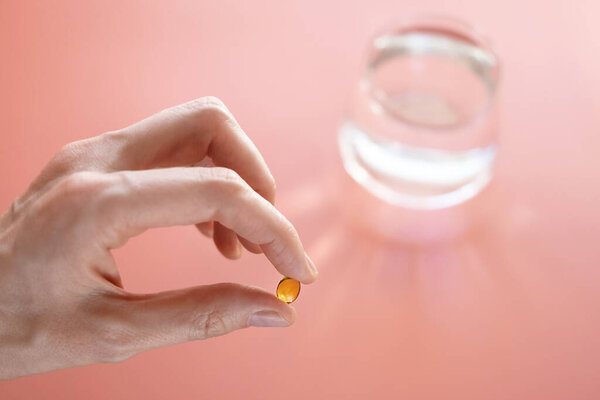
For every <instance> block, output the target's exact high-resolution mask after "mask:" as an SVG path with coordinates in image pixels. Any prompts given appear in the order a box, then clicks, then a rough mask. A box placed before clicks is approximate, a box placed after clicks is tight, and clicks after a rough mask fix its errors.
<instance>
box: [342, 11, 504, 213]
mask: <svg viewBox="0 0 600 400" xmlns="http://www.w3.org/2000/svg"><path fill="white" fill-rule="evenodd" d="M498 78H499V60H498V57H497V55H496V54H495V53H494V51H493V50H492V49H491V47H490V45H489V43H488V42H487V41H486V40H485V38H483V37H482V36H481V35H480V34H479V33H477V32H476V31H475V30H474V29H473V28H471V27H469V26H468V25H466V24H463V23H461V22H458V21H455V20H452V19H448V18H441V17H426V18H418V19H414V20H411V21H408V22H407V23H405V24H401V25H399V26H397V27H395V28H394V29H392V30H389V31H386V32H384V33H382V34H380V35H378V36H376V37H375V38H374V39H373V40H372V41H371V42H370V43H369V48H368V52H367V57H366V63H365V67H364V71H363V73H362V76H361V78H360V80H359V81H358V84H357V87H356V88H355V91H354V94H353V97H352V99H351V104H350V109H349V112H348V114H347V116H346V118H345V120H344V121H343V123H342V125H341V128H340V134H339V144H340V151H341V154H342V159H343V161H344V167H345V169H346V171H347V172H348V173H349V174H350V176H352V178H354V180H356V181H357V182H358V183H360V184H361V185H362V186H364V187H365V188H366V189H367V190H368V191H370V192H371V193H372V194H374V195H375V196H377V197H379V198H381V199H383V200H385V201H387V202H389V203H391V204H394V205H398V206H402V207H405V208H411V209H439V208H445V207H450V206H453V205H457V204H460V203H462V202H464V201H466V200H467V199H469V198H471V197H473V196H475V195H476V194H477V193H479V192H480V191H481V190H482V189H483V188H484V187H485V186H486V185H487V183H488V182H489V180H490V178H491V175H492V167H493V164H494V159H495V157H496V137H497V132H496V125H497V124H496V107H495V94H496V89H497V85H498Z"/></svg>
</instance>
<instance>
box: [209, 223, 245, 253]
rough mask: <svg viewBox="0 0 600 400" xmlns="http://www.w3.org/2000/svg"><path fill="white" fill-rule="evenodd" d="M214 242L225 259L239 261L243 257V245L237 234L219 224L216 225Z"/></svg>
mask: <svg viewBox="0 0 600 400" xmlns="http://www.w3.org/2000/svg"><path fill="white" fill-rule="evenodd" d="M213 241H214V242H215V246H217V249H219V251H220V252H221V254H223V255H224V256H225V257H227V258H229V259H231V260H237V259H238V258H240V257H241V256H242V245H241V243H240V241H239V240H238V237H237V235H236V234H235V232H233V231H232V230H231V229H227V228H226V227H225V226H223V225H221V224H220V223H218V222H215V223H214V235H213Z"/></svg>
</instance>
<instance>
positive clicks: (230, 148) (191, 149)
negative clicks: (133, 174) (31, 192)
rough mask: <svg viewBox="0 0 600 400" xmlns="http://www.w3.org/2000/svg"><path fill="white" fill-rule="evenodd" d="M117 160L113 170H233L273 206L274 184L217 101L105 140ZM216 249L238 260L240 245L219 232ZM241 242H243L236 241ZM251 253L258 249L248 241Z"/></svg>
mask: <svg viewBox="0 0 600 400" xmlns="http://www.w3.org/2000/svg"><path fill="white" fill-rule="evenodd" d="M105 136H107V137H109V138H110V139H109V140H107V141H105V142H106V143H111V144H112V145H111V147H114V148H115V149H114V150H112V151H111V153H112V154H118V155H119V158H118V159H117V160H115V162H114V163H113V165H114V167H113V168H114V169H116V170H134V169H148V168H156V167H161V166H162V167H164V166H186V165H192V164H201V165H217V166H222V167H227V168H230V169H233V170H235V171H236V172H237V173H238V174H239V175H240V176H241V177H242V179H244V180H245V181H246V182H247V183H248V184H249V185H250V186H251V187H252V188H253V189H254V190H256V191H257V192H258V193H259V194H260V195H261V196H263V197H264V198H266V199H267V200H268V201H270V202H271V203H273V202H274V200H275V181H274V179H273V176H272V175H271V173H270V171H269V169H268V167H267V164H266V163H265V161H264V159H263V158H262V156H261V154H260V152H259V151H258V150H257V149H256V146H254V144H253V143H252V141H251V140H250V139H249V138H248V136H246V134H245V133H244V131H243V130H242V128H241V127H240V126H239V124H238V123H237V121H236V120H235V118H234V117H233V115H232V114H231V113H230V112H229V110H228V109H227V107H226V106H225V105H224V104H223V102H221V100H219V99H217V98H215V97H203V98H200V99H197V100H193V101H191V102H188V103H185V104H182V105H179V106H176V107H172V108H169V109H166V110H163V111H162V112H160V113H158V114H155V115H153V116H151V117H149V118H147V119H145V120H143V121H141V122H139V123H137V124H134V125H132V126H130V127H128V128H125V129H123V130H122V131H120V132H113V133H110V134H108V135H105ZM216 232H217V234H216V235H215V236H214V241H215V245H216V246H217V248H218V249H219V251H220V252H221V253H222V254H223V255H224V256H225V257H227V258H231V259H236V258H239V257H240V256H241V251H242V247H241V246H240V241H239V240H238V239H237V238H235V237H234V234H233V232H231V231H229V232H227V229H226V228H225V227H223V226H221V227H220V228H219V229H218V230H217V231H216ZM240 239H241V238H240ZM242 243H243V244H244V247H246V248H247V249H248V250H249V251H251V252H253V253H260V252H261V249H260V247H259V246H257V245H253V244H251V243H249V242H248V241H242Z"/></svg>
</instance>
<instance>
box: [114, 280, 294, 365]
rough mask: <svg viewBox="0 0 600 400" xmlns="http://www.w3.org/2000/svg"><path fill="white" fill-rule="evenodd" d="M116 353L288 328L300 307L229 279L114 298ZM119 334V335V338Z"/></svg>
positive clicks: (123, 356)
mask: <svg viewBox="0 0 600 400" xmlns="http://www.w3.org/2000/svg"><path fill="white" fill-rule="evenodd" d="M109 304H110V306H109V312H107V313H106V314H108V315H110V316H111V317H110V321H109V322H107V323H108V324H110V325H112V327H111V328H110V330H109V332H110V335H109V336H110V337H111V339H110V340H111V341H112V342H116V346H115V344H114V343H112V344H111V343H109V346H110V345H112V346H113V347H116V348H117V349H116V350H115V352H118V353H119V354H114V356H113V357H114V358H116V359H117V360H118V359H122V358H127V357H129V356H131V355H134V354H137V353H139V352H142V351H145V350H149V349H153V348H157V347H163V346H169V345H173V344H177V343H183V342H187V341H191V340H202V339H207V338H210V337H214V336H220V335H224V334H226V333H229V332H231V331H234V330H237V329H242V328H246V327H249V326H257V327H263V326H271V327H284V326H289V325H291V324H292V323H294V321H295V318H296V313H295V311H294V309H293V308H292V307H291V306H289V305H287V304H285V303H284V302H282V301H280V300H278V299H277V298H276V297H275V296H273V295H272V294H270V293H268V292H266V291H264V290H263V289H259V288H254V287H248V286H242V285H239V284H233V283H225V284H217V285H210V286H200V287H195V288H189V289H184V290H178V291H171V292H164V293H157V294H152V295H127V296H126V297H125V298H115V299H110V303H109ZM115 338H116V339H115Z"/></svg>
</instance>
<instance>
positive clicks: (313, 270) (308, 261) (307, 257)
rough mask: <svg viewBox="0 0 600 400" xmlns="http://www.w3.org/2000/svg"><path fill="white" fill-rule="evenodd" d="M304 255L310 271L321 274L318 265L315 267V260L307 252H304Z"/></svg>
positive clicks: (315, 274)
mask: <svg viewBox="0 0 600 400" xmlns="http://www.w3.org/2000/svg"><path fill="white" fill-rule="evenodd" d="M304 256H305V257H306V264H307V265H308V269H310V272H312V274H313V275H314V276H317V275H319V271H318V270H317V267H315V263H314V262H313V260H311V259H310V257H309V256H308V254H306V253H304Z"/></svg>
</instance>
